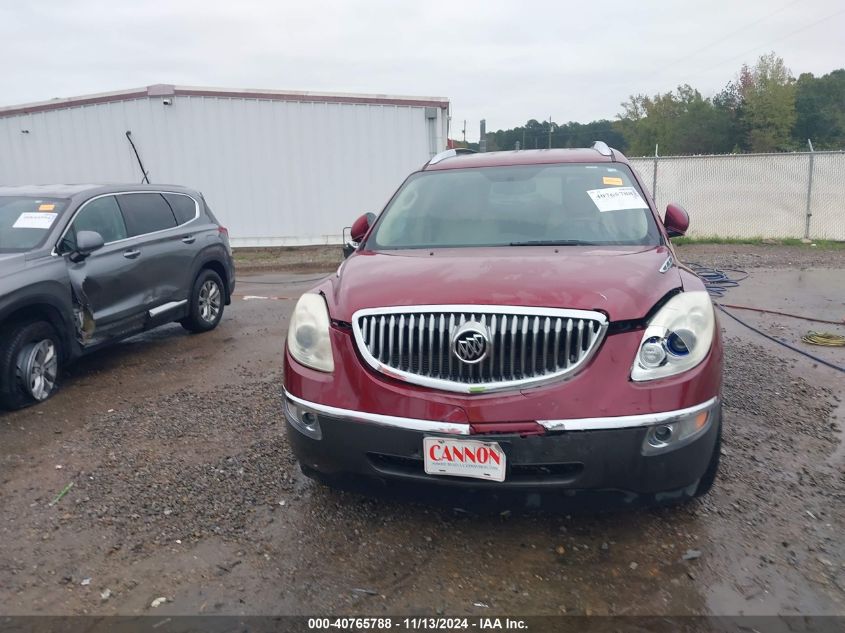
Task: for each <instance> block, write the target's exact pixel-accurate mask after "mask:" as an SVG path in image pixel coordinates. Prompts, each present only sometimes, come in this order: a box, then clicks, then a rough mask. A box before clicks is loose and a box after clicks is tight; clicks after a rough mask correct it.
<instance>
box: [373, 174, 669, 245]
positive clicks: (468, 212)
mask: <svg viewBox="0 0 845 633" xmlns="http://www.w3.org/2000/svg"><path fill="white" fill-rule="evenodd" d="M382 215H383V217H382V218H381V220H380V221H379V223H378V225H377V227H376V230H375V232H374V233H373V236H372V237H371V238H370V241H369V247H370V248H376V249H378V248H385V249H389V248H431V247H461V246H508V245H523V244H527V243H532V242H558V243H573V244H577V243H585V244H608V245H611V244H659V243H660V233H659V230H658V228H657V225H656V223H655V221H654V217H653V216H652V214H651V211H650V210H649V208H648V204H647V203H646V201H645V196H644V195H643V193H642V191H640V188H639V185H638V184H637V182H636V180H635V179H634V177H633V174H632V173H631V172H630V171H629V170H628V168H627V167H625V166H624V165H619V164H618V163H617V164H613V165H606V164H581V163H577V164H575V163H573V164H553V165H514V166H507V167H482V168H475V169H454V170H443V171H432V172H421V173H419V174H416V175H414V176H412V177H411V178H409V179H408V181H407V182H406V183H405V185H404V186H403V187H402V189H401V190H400V191H399V193H398V194H397V195H396V197H395V198H394V199H393V201H392V202H391V203H390V205H389V206H388V208H387V209H385V211H384V213H383V214H382Z"/></svg>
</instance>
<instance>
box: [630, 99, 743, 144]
mask: <svg viewBox="0 0 845 633" xmlns="http://www.w3.org/2000/svg"><path fill="white" fill-rule="evenodd" d="M617 129H618V130H619V131H620V132H621V133H622V134H623V135H624V136H625V139H626V140H627V141H628V145H629V153H630V154H632V155H647V154H651V153H653V152H654V147H655V145H659V147H660V153H661V154H710V153H723V152H726V151H729V150H730V148H731V140H732V139H731V121H730V116H729V112H728V111H727V110H725V109H720V108H717V107H716V106H715V105H714V104H713V102H712V101H711V100H710V99H705V98H703V97H702V96H701V93H700V92H698V90H695V89H694V88H693V87H692V86H689V85H682V86H678V89H677V90H676V91H670V92H667V93H665V94H656V95H654V96H653V97H649V96H647V95H642V94H640V95H632V96H631V97H630V98H629V100H628V101H626V102H624V103H623V104H622V113H621V114H619V120H618V122H617Z"/></svg>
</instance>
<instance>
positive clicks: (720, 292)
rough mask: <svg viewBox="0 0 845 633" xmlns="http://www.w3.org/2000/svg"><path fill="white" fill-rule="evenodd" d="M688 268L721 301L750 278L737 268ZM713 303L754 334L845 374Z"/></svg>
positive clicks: (838, 366) (837, 367)
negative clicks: (727, 293)
mask: <svg viewBox="0 0 845 633" xmlns="http://www.w3.org/2000/svg"><path fill="white" fill-rule="evenodd" d="M687 267H689V269H690V270H692V271H693V272H694V273H695V274H696V275H698V276H699V277H700V278H701V280H702V281H703V282H704V287H705V288H707V292H708V293H710V296H711V297H713V298H714V299H721V298H722V297H724V296H725V293H726V292H727V291H728V290H729V289H730V288H736V287H737V286H739V284H740V282H741V281H744V280H745V279H747V278H748V273H747V272H745V271H744V270H739V269H736V268H725V269H719V268H710V267H708V266H702V265H701V264H687ZM729 272H731V273H737V274H739V275H740V277H731V276H730V275H728V273H729ZM713 303H714V305H715V306H716V307H717V308H719V310H721V311H722V312H724V313H725V314H727V315H728V316H729V317H730V318H732V319H733V320H734V321H736V322H737V323H739V324H741V325H744V326H745V327H747V328H748V329H749V330H753V331H754V332H757V334H759V335H761V336H764V337H765V338H767V339H769V340H770V341H774V342H775V343H778V344H779V345H783V346H784V347H786V348H787V349H791V350H792V351H793V352H798V353H799V354H801V355H802V356H806V357H807V358H809V359H811V360H813V361H815V362H817V363H819V364H821V365H825V366H826V367H830V368H831V369H836V370H839V371H841V372H843V373H845V367H843V366H841V365H837V364H835V363H832V362H830V361H828V360H825V359H824V358H819V357H818V356H815V355H813V354H811V353H810V352H807V351H804V350H803V349H801V348H798V347H795V346H794V345H790V344H789V343H787V342H785V341H782V340H780V339H779V338H775V337H774V336H771V335H770V334H766V333H765V332H763V331H762V330H760V329H759V328H756V327H754V326H753V325H751V324H749V323H746V322H745V321H743V320H742V319H740V318H739V317H738V316H736V315H735V314H732V313H731V312H729V311H728V310H727V309H726V308H725V307H724V306H723V305H722V304H720V303H719V302H718V301H715V300H714V301H713Z"/></svg>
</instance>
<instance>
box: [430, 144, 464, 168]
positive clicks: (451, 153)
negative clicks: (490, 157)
mask: <svg viewBox="0 0 845 633" xmlns="http://www.w3.org/2000/svg"><path fill="white" fill-rule="evenodd" d="M475 153H476V151H475V150H474V149H469V148H468V147H454V148H452V149H447V150H446V151H443V152H440V153H439V154H435V155H434V156H432V157H431V160H429V161H428V162H427V163H426V164H425V165H424V167H427V166H428V165H436V164H437V163H439V162H440V161H441V160H446V159H447V158H454V157H455V156H458V155H459V154H475Z"/></svg>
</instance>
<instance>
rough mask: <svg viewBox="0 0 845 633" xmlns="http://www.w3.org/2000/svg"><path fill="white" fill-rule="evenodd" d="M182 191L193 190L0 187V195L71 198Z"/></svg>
mask: <svg viewBox="0 0 845 633" xmlns="http://www.w3.org/2000/svg"><path fill="white" fill-rule="evenodd" d="M162 189H164V190H167V191H184V192H186V193H191V192H193V190H191V189H189V188H187V187H182V186H181V185H159V184H154V185H138V184H120V183H101V184H94V183H90V184H56V185H19V186H15V187H0V196H43V197H45V198H73V197H75V196H78V195H80V194H85V195H86V196H91V195H96V194H100V193H119V192H121V191H161V190H162Z"/></svg>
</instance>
